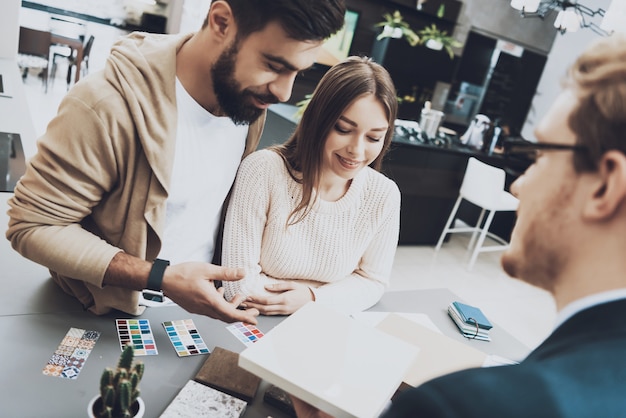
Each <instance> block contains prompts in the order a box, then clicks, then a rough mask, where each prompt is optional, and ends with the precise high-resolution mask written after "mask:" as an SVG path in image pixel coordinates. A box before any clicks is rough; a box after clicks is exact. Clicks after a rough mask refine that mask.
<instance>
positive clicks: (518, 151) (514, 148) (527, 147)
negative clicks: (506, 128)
mask: <svg viewBox="0 0 626 418" xmlns="http://www.w3.org/2000/svg"><path fill="white" fill-rule="evenodd" d="M503 145H504V154H505V155H507V156H513V157H522V158H526V159H529V160H531V161H533V162H535V161H536V160H537V157H538V156H539V155H540V153H541V152H543V151H573V152H583V153H587V152H588V151H589V148H587V147H586V146H584V145H569V144H554V143H550V142H530V141H526V140H510V141H505V142H504V144H503Z"/></svg>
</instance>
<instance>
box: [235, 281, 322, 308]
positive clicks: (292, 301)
mask: <svg viewBox="0 0 626 418" xmlns="http://www.w3.org/2000/svg"><path fill="white" fill-rule="evenodd" d="M265 290H267V291H268V292H271V293H273V294H272V295H270V296H260V295H259V296H256V295H252V296H248V297H247V298H246V300H245V301H244V302H243V303H242V304H241V307H242V308H245V309H250V308H254V309H257V310H258V311H259V312H260V313H261V314H263V315H289V314H292V313H294V312H295V311H297V310H298V309H300V308H301V307H302V306H303V305H304V304H306V303H307V302H310V301H312V300H315V297H314V296H313V291H312V290H311V289H310V288H309V287H308V286H306V285H304V284H302V283H298V282H294V281H286V282H284V283H274V284H269V285H267V286H265Z"/></svg>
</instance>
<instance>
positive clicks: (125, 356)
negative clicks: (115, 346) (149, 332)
mask: <svg viewBox="0 0 626 418" xmlns="http://www.w3.org/2000/svg"><path fill="white" fill-rule="evenodd" d="M134 357H135V349H134V348H133V345H132V344H128V345H126V346H125V347H124V350H123V351H122V354H120V359H119V362H118V364H117V368H116V369H115V370H113V369H112V368H110V367H107V368H106V369H104V371H103V372H102V376H101V378H100V394H99V395H97V396H96V397H94V398H93V399H92V400H91V402H89V406H88V408H87V412H88V413H89V416H90V417H91V418H105V417H106V418H132V417H134V418H141V417H143V414H144V411H145V405H144V403H143V400H142V399H141V398H140V397H139V393H140V392H139V382H140V381H141V378H142V377H143V372H144V364H143V363H140V362H138V363H133V359H134Z"/></svg>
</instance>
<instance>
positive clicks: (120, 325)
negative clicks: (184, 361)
mask: <svg viewBox="0 0 626 418" xmlns="http://www.w3.org/2000/svg"><path fill="white" fill-rule="evenodd" d="M115 326H116V327H117V336H118V338H119V340H120V348H121V349H122V350H124V347H125V346H126V345H127V344H132V345H133V346H134V347H135V355H136V356H155V355H157V354H159V352H158V351H157V347H156V344H155V343H154V335H152V328H150V321H149V320H147V319H116V320H115Z"/></svg>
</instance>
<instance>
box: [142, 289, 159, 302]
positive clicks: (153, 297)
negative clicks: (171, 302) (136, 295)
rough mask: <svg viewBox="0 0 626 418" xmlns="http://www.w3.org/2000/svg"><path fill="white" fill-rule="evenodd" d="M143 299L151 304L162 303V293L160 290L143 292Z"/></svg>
mask: <svg viewBox="0 0 626 418" xmlns="http://www.w3.org/2000/svg"><path fill="white" fill-rule="evenodd" d="M142 294H143V298H144V299H146V300H150V301H152V302H163V292H161V291H160V290H150V289H144V290H143V293H142Z"/></svg>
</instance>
